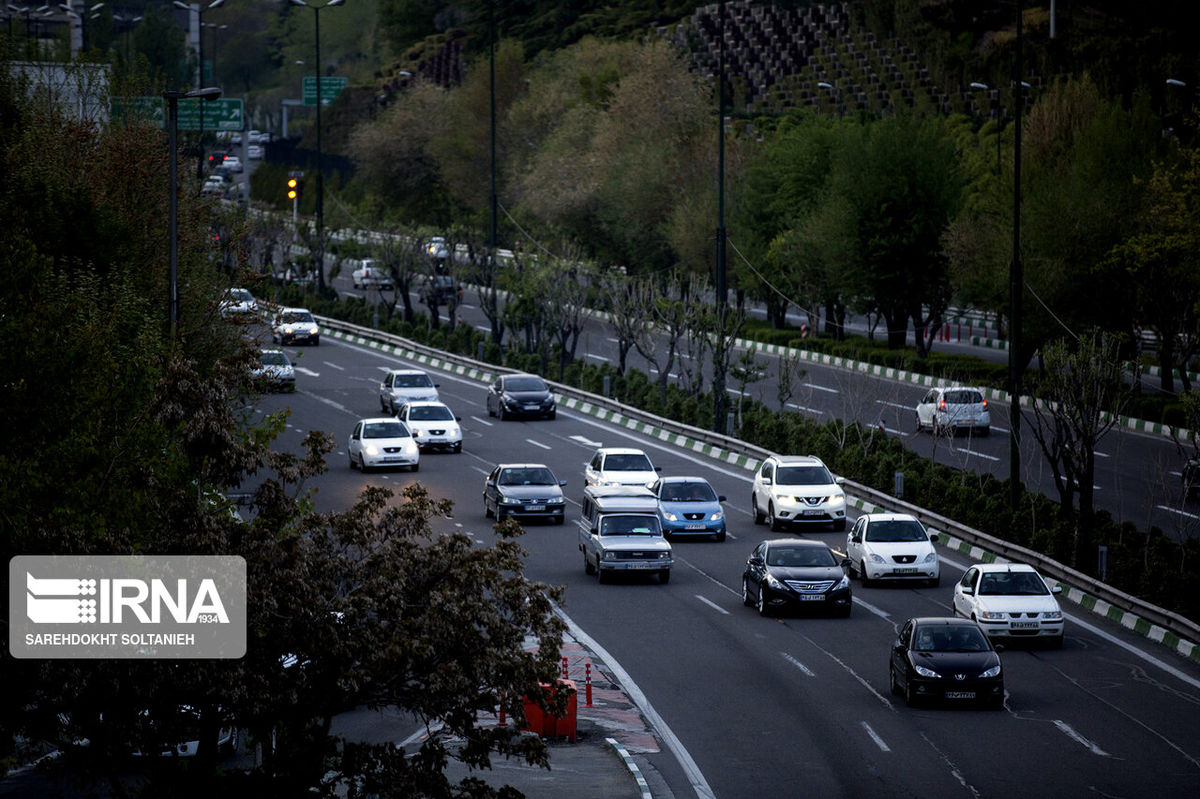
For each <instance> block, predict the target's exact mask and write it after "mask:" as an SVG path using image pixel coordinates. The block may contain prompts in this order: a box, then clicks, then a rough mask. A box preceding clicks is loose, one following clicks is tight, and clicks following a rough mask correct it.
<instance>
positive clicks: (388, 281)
mask: <svg viewBox="0 0 1200 799" xmlns="http://www.w3.org/2000/svg"><path fill="white" fill-rule="evenodd" d="M351 279H352V280H353V281H354V288H356V289H391V288H392V275H391V273H390V272H389V271H388V270H387V269H386V268H384V267H383V266H382V265H381V264H380V263H379V261H378V260H376V259H374V258H363V259H362V260H361V261H359V267H358V269H355V270H354V272H353V274H352V275H351Z"/></svg>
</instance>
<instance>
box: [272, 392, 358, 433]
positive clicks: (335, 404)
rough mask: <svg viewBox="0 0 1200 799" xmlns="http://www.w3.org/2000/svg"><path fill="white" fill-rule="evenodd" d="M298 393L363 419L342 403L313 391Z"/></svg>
mask: <svg viewBox="0 0 1200 799" xmlns="http://www.w3.org/2000/svg"><path fill="white" fill-rule="evenodd" d="M298 393H300V394H303V395H304V396H306V397H308V398H310V399H315V400H316V401H317V402H323V403H325V404H326V405H328V406H329V407H331V408H336V409H337V410H339V411H341V412H342V413H344V414H346V415H347V416H357V417H358V418H360V419H361V418H362V415H361V414H358V413H355V412H354V411H352V410H350V409H349V408H347V407H346V406H345V405H342V404H341V403H340V402H334V401H333V400H331V399H328V398H326V397H321V396H318V395H316V394H313V393H312V392H311V391H300V392H298ZM288 426H289V427H291V425H288Z"/></svg>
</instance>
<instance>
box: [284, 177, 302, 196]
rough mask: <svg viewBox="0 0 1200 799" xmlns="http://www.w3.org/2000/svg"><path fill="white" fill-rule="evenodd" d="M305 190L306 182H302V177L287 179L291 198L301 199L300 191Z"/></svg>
mask: <svg viewBox="0 0 1200 799" xmlns="http://www.w3.org/2000/svg"><path fill="white" fill-rule="evenodd" d="M303 190H304V184H303V183H301V182H300V178H294V177H293V178H288V180H287V198H288V199H289V200H298V199H300V193H301V192H302V191H303Z"/></svg>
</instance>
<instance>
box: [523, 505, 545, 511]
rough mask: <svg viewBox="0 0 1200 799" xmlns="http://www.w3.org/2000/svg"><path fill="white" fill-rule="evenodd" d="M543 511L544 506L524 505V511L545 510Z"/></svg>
mask: <svg viewBox="0 0 1200 799" xmlns="http://www.w3.org/2000/svg"><path fill="white" fill-rule="evenodd" d="M545 509H546V506H545V505H526V506H525V510H527V511H535V510H545Z"/></svg>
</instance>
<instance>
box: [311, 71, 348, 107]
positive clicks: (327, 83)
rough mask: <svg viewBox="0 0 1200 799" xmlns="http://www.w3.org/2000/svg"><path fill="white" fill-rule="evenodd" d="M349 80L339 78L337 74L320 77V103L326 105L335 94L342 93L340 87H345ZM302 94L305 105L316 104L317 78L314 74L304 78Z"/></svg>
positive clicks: (335, 96)
mask: <svg viewBox="0 0 1200 799" xmlns="http://www.w3.org/2000/svg"><path fill="white" fill-rule="evenodd" d="M349 82H350V81H349V79H348V78H339V77H337V76H334V77H330V78H321V105H322V106H326V105H329V104H330V103H332V102H333V101H334V100H336V99H337V96H338V95H339V94H341V93H342V89H344V88H346V84H347V83H349ZM302 96H303V97H304V104H305V105H316V104H317V78H316V76H315V75H311V76H308V77H306V78H305V79H304V91H303V92H302Z"/></svg>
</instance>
